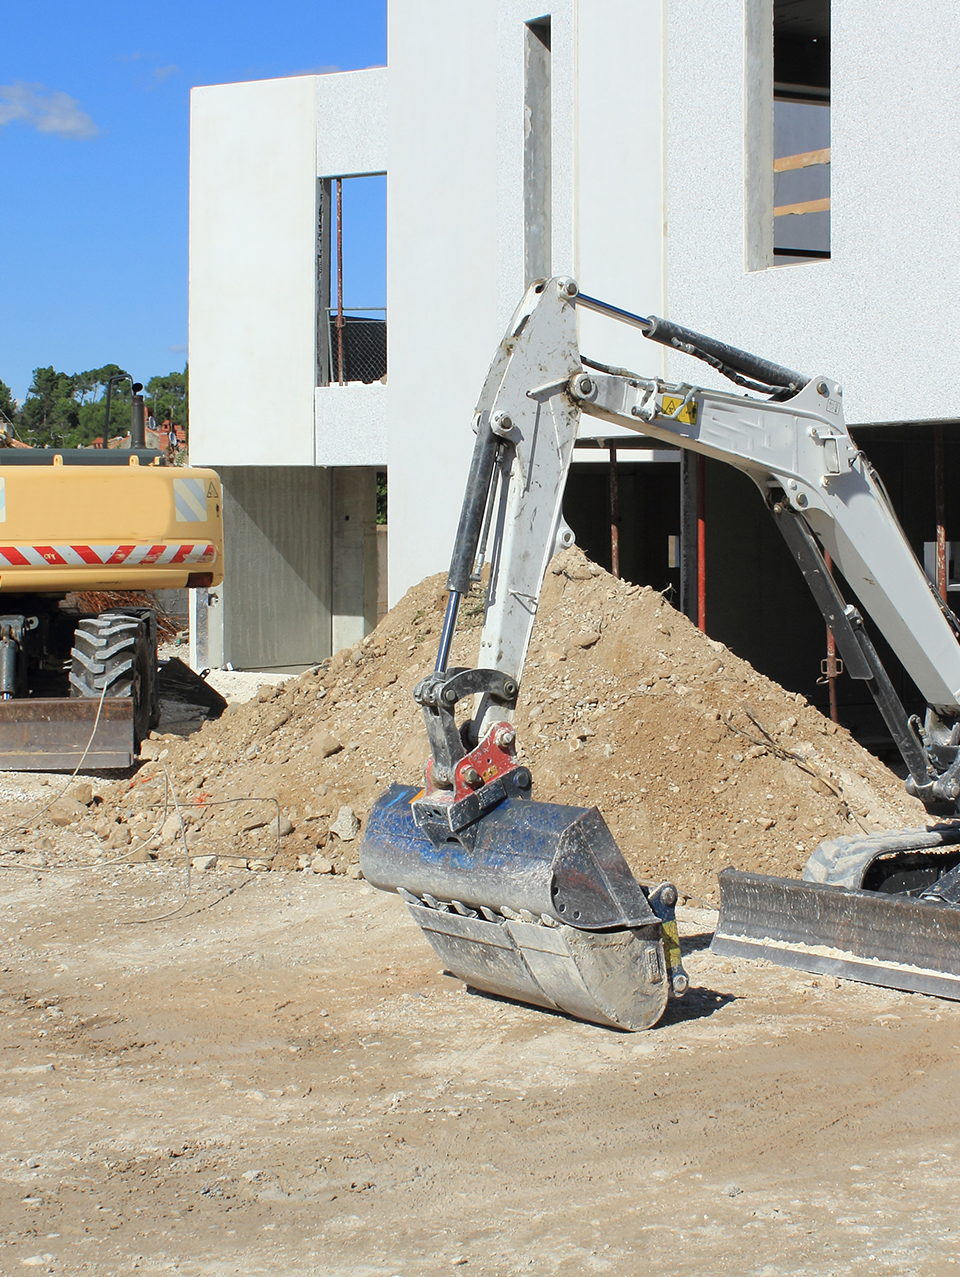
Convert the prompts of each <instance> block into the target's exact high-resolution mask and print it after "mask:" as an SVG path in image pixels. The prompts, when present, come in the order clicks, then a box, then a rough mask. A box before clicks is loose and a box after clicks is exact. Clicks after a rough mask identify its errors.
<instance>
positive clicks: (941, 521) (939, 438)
mask: <svg viewBox="0 0 960 1277" xmlns="http://www.w3.org/2000/svg"><path fill="white" fill-rule="evenodd" d="M944 469H945V467H944V449H943V426H942V425H941V424H940V423H937V425H935V426H934V427H933V484H934V499H935V502H936V507H937V593H938V594H939V595H940V597H941V598H942V599H943V601H944V603H946V601H947V528H946V497H945V489H946V485H945V483H944Z"/></svg>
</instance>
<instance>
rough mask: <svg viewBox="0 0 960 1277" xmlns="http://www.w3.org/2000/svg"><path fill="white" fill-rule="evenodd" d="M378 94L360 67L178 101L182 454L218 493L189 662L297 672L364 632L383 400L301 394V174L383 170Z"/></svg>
mask: <svg viewBox="0 0 960 1277" xmlns="http://www.w3.org/2000/svg"><path fill="white" fill-rule="evenodd" d="M386 83H387V81H386V70H385V69H383V68H374V69H372V70H369V71H359V72H349V73H346V74H340V75H332V76H296V77H292V78H289V79H282V80H264V81H256V82H251V83H244V84H228V85H216V86H211V87H208V88H200V89H195V90H194V92H193V95H192V109H191V176H190V454H191V460H192V461H194V462H195V463H199V464H202V465H212V466H215V467H216V468H217V469H218V470H219V471H220V473H221V475H222V476H223V482H224V498H225V507H224V508H225V513H224V535H225V543H224V558H225V565H226V580H225V582H224V585H223V587H222V588H221V589H220V590H219V591H217V592H216V594H215V595H214V603H213V606H209V607H205V609H204V611H203V613H202V616H201V617H200V618H199V619H200V621H202V624H195V625H194V627H193V628H194V630H195V635H194V642H193V649H194V658H195V660H199V661H200V662H201V663H204V664H205V663H207V662H208V661H215V662H221V663H230V664H232V665H234V666H236V667H238V668H242V667H247V668H251V667H253V668H274V669H276V668H287V667H301V666H303V665H310V664H312V663H314V662H316V661H318V660H321V659H322V658H323V657H325V656H328V655H330V653H331V652H332V651H335V650H337V649H338V648H339V647H342V646H346V645H348V644H351V643H354V642H356V641H357V639H359V638H362V637H363V635H364V634H365V633H366V632H367V631H368V630H369V629H371V628H372V627H373V626H374V625H375V623H376V590H377V555H376V526H375V519H376V474H375V470H373V469H371V467H374V466H377V465H381V466H382V465H383V464H384V460H385V456H386V406H385V399H386V388H385V387H384V386H383V385H381V384H380V383H376V384H374V385H372V386H364V385H348V386H324V387H319V386H318V385H317V380H318V378H317V320H318V307H319V297H318V254H317V236H318V212H319V205H318V200H319V179H321V178H324V177H333V176H341V177H346V176H351V175H358V174H362V173H371V172H382V171H383V170H384V168H385V167H386V118H387V102H386ZM328 467H338V469H336V470H334V469H331V468H328ZM195 612H196V609H195ZM201 631H203V632H202V633H201ZM201 648H202V650H203V652H204V653H205V654H206V655H205V656H202V657H201V655H200V651H201Z"/></svg>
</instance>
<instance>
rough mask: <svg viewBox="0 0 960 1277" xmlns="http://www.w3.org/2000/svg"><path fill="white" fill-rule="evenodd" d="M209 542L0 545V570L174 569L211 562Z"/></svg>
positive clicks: (214, 554) (213, 549) (212, 553)
mask: <svg viewBox="0 0 960 1277" xmlns="http://www.w3.org/2000/svg"><path fill="white" fill-rule="evenodd" d="M216 557H217V548H216V546H214V545H211V544H210V542H209V541H205V542H201V543H199V544H197V543H192V542H191V543H187V544H180V545H0V568H2V567H3V566H4V564H6V565H7V566H10V567H15V568H82V567H125V568H134V567H146V566H148V565H153V564H158V565H170V566H177V565H179V564H181V563H190V564H193V563H213V562H214V561H215V559H216Z"/></svg>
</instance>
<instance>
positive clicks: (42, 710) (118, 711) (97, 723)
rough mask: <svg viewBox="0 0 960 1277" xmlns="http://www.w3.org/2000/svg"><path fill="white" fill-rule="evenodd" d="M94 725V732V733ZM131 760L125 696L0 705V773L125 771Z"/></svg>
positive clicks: (130, 707)
mask: <svg viewBox="0 0 960 1277" xmlns="http://www.w3.org/2000/svg"><path fill="white" fill-rule="evenodd" d="M94 727H96V731H95V732H94ZM135 758H136V746H135V743H134V730H133V701H132V700H131V699H130V697H129V696H117V697H106V698H104V701H103V704H102V705H101V703H100V701H99V700H93V699H92V698H91V699H89V700H87V699H83V698H80V697H68V696H61V697H50V698H40V697H36V698H33V697H31V698H30V699H27V698H26V697H23V698H20V699H16V700H9V701H0V771H24V772H25V771H72V770H73V768H75V767H78V766H80V764H81V762H82V764H83V768H84V770H85V771H94V770H96V769H98V768H101V767H129V766H130V765H131V764H132V763H133V761H134V759H135Z"/></svg>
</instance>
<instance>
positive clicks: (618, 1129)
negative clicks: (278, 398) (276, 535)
mask: <svg viewBox="0 0 960 1277" xmlns="http://www.w3.org/2000/svg"><path fill="white" fill-rule="evenodd" d="M442 584H443V583H442V578H431V579H430V580H427V581H425V582H423V583H422V584H421V585H419V586H418V587H416V588H415V589H414V590H412V591H411V592H410V593H409V594H408V595H407V596H406V598H405V599H404V600H403V601H402V602H401V603H400V604H399V605H398V607H397V608H395V609H394V611H393V612H392V613H391V614H390V615H389V616H388V617H387V618H386V619H385V621H384V622H383V623H382V624H381V626H380V627H379V628H378V629H377V631H376V632H375V633H374V634H372V635H371V636H369V637H368V638H367V639H365V640H364V641H363V643H361V644H358V645H357V646H356V647H355V648H352V649H350V650H348V651H344V652H341V653H338V655H337V656H336V657H334V658H333V659H332V660H331V661H329V662H325V663H324V664H323V665H322V666H320V667H319V668H317V669H315V670H313V671H309V672H307V673H305V674H303V675H301V676H299V677H297V678H293V679H288V680H287V681H285V682H283V683H282V684H278V683H276V682H271V683H269V684H268V683H266V682H265V683H264V685H263V686H261V687H260V690H259V691H258V692H257V693H256V694H255V695H253V696H250V698H249V699H246V700H244V699H243V698H244V697H247V696H249V694H250V692H251V690H252V689H251V688H250V687H249V682H250V680H249V676H241V677H239V680H238V681H237V684H236V687H234V688H233V689H232V690H231V689H230V688H229V687H227V686H226V685H224V687H223V688H222V689H221V690H223V691H224V692H225V694H227V695H228V696H231V695H232V696H233V699H234V704H233V705H232V706H231V709H230V711H229V712H228V713H227V714H226V715H224V717H223V718H221V719H220V720H219V721H217V722H211V723H207V724H205V725H204V726H203V728H202V729H201V730H200V731H198V732H195V733H193V734H192V735H189V736H187V737H182V736H180V735H177V734H174V733H170V732H165V733H161V734H159V735H157V736H156V737H155V738H154V739H152V740H151V741H149V742H147V743H146V745H145V748H144V760H143V762H142V763H141V764H140V765H139V766H138V767H136V768H135V769H133V770H132V771H131V772H130V773H129V774H123V775H99V776H88V777H85V778H82V779H79V780H72V779H71V778H68V777H63V776H45V775H40V776H17V775H12V774H7V775H6V776H5V777H3V778H2V781H0V821H2V825H3V829H2V835H0V910H2V911H3V913H2V916H3V918H4V922H3V927H2V936H3V940H2V947H0V966H2V971H0V1012H2V1013H3V1021H2V1023H3V1027H2V1029H0V1084H2V1090H0V1125H2V1137H0V1224H2V1227H0V1272H3V1273H4V1274H6V1273H8V1272H9V1273H18V1272H21V1271H26V1270H28V1269H36V1270H38V1271H40V1272H44V1271H45V1272H52V1273H64V1274H79V1273H84V1274H91V1275H92V1277H113V1275H114V1274H117V1273H125V1272H145V1273H154V1272H155V1273H164V1272H173V1273H178V1274H184V1275H185V1277H235V1275H238V1277H274V1275H276V1277H281V1274H282V1275H283V1277H301V1275H302V1277H307V1275H311V1277H312V1275H313V1274H324V1275H325V1277H326V1275H327V1274H331V1275H332V1277H374V1275H376V1277H380V1275H381V1274H382V1275H383V1277H407V1275H408V1274H409V1275H410V1277H420V1274H433V1273H443V1272H448V1271H453V1270H455V1271H457V1272H460V1271H463V1272H466V1273H471V1272H472V1273H478V1274H490V1275H491V1277H495V1275H496V1277H499V1275H500V1274H512V1273H534V1274H545V1275H547V1274H549V1275H552V1274H561V1275H562V1277H567V1275H568V1274H569V1277H574V1275H575V1274H576V1275H578V1277H579V1274H581V1273H584V1272H586V1273H593V1272H596V1273H610V1274H614V1275H615V1277H620V1275H621V1274H622V1275H623V1277H627V1275H628V1274H629V1275H630V1277H632V1275H633V1274H636V1273H639V1272H646V1271H654V1270H655V1271H658V1272H661V1273H666V1274H673V1273H675V1274H678V1275H680V1274H682V1275H683V1277H688V1275H689V1277H701V1275H703V1274H710V1275H712V1274H731V1275H734V1277H738V1275H740V1274H743V1275H745V1277H781V1275H783V1277H787V1275H788V1274H789V1275H790V1277H792V1275H793V1274H804V1275H806V1274H810V1275H813V1274H817V1275H820V1274H830V1275H833V1274H847V1273H851V1274H852V1273H859V1272H870V1273H889V1274H894V1273H896V1274H898V1275H899V1274H911V1275H912V1274H917V1275H918V1277H919V1275H920V1274H923V1277H927V1275H928V1274H939V1273H949V1272H953V1271H956V1269H955V1260H957V1259H958V1258H960V1256H958V1251H960V1245H958V1237H960V1231H958V1230H957V1229H955V1228H954V1226H953V1225H952V1223H951V1220H952V1217H953V1206H954V1205H956V1204H957V1198H958V1196H960V1192H958V1179H957V1168H958V1161H957V1159H958V1157H960V1135H958V1131H957V1130H956V1129H955V1127H956V1124H955V1123H954V1122H953V1119H952V1118H951V1117H950V1112H951V1111H952V1110H951V1107H950V1102H949V1095H950V1094H951V1093H952V1089H953V1084H954V1082H955V1081H956V1079H957V1075H958V1069H960V1061H958V1058H957V1055H958V1052H960V1010H958V1009H957V1008H956V1007H955V1006H954V1005H953V1004H951V1003H946V1002H938V1001H936V1000H934V999H930V998H926V997H919V996H912V995H907V994H901V993H896V992H890V991H884V990H879V989H872V988H868V987H865V986H860V985H855V984H850V983H841V982H837V981H834V980H832V979H829V980H827V979H824V978H817V977H810V976H806V975H802V974H799V973H793V972H788V971H785V970H782V969H779V968H775V967H771V966H768V965H766V964H763V963H747V962H732V961H730V960H726V959H720V958H717V957H715V956H713V955H712V954H711V953H710V952H709V949H708V948H707V947H706V946H707V943H708V941H709V935H710V932H711V930H712V927H713V925H714V922H715V917H716V915H715V913H714V912H713V911H712V909H710V908H709V905H710V904H711V903H712V902H714V901H715V900H716V874H717V872H718V871H719V870H720V869H721V868H723V867H724V866H725V865H727V864H734V865H737V866H738V867H741V868H760V869H764V870H768V871H773V872H780V873H785V874H789V875H796V874H798V873H799V871H800V869H801V867H802V864H803V862H804V860H805V859H806V856H807V854H808V853H809V851H811V850H812V849H813V847H814V846H815V845H816V844H817V842H819V841H820V840H821V839H822V838H825V837H829V836H832V835H834V834H836V833H839V832H843V831H850V832H853V831H855V830H857V829H861V828H863V829H869V828H877V827H889V826H894V825H905V824H918V823H921V821H922V817H923V812H922V809H921V808H920V807H919V805H918V804H916V803H914V802H913V801H912V800H910V799H908V798H907V797H906V796H905V795H904V793H903V790H902V785H901V782H900V781H899V780H898V779H897V778H896V777H895V776H893V775H892V774H891V773H890V772H889V771H888V770H887V769H886V768H885V767H883V766H882V764H880V763H879V762H878V761H877V760H876V759H875V758H873V757H872V756H871V755H870V754H868V753H866V752H865V751H864V750H862V749H861V748H860V747H859V746H858V745H857V744H856V742H854V741H853V740H852V739H851V738H850V737H849V735H848V734H847V733H846V732H845V731H844V730H843V729H842V728H836V727H835V726H834V725H833V724H831V723H829V722H828V721H827V720H825V719H824V718H823V717H822V716H821V715H820V714H819V713H817V711H816V710H814V709H813V708H812V707H810V706H808V705H807V704H806V703H805V702H804V701H803V700H802V698H798V697H796V696H794V695H792V694H790V693H788V692H785V691H784V690H783V689H782V688H780V687H778V686H777V685H776V684H774V683H771V682H770V681H769V680H767V679H765V678H763V677H762V676H760V675H758V674H757V673H756V672H755V671H753V670H752V669H751V668H750V667H749V666H747V665H746V664H745V663H744V662H742V661H740V660H739V659H738V658H737V657H735V656H734V655H733V654H732V653H730V652H729V651H727V650H726V649H725V648H723V647H722V646H721V645H720V644H717V643H715V642H712V641H711V640H709V639H708V638H706V637H705V636H703V635H702V634H700V633H699V632H698V631H697V630H696V629H695V628H694V627H692V626H691V625H690V624H689V622H688V621H687V620H686V619H685V618H684V617H682V616H680V615H679V614H678V613H677V612H676V611H674V610H673V609H672V608H670V607H669V605H668V604H666V603H665V602H664V601H663V599H662V598H661V597H660V595H659V594H657V593H656V592H654V591H652V590H649V589H641V588H638V587H635V586H628V585H626V584H624V583H622V582H619V581H616V580H614V579H613V578H612V577H610V576H609V575H607V574H606V573H604V572H603V571H602V570H601V569H599V568H597V567H596V566H595V565H592V564H590V563H589V562H588V561H587V560H586V559H584V558H583V556H582V555H581V554H580V553H579V552H577V551H570V552H567V553H565V554H564V555H561V556H559V557H558V559H556V560H554V563H553V564H552V565H551V569H550V571H549V573H548V578H547V583H546V588H545V591H544V597H543V602H542V606H541V611H540V614H539V622H538V631H537V635H536V638H535V640H534V643H533V645H532V648H531V653H530V659H529V662H528V667H527V671H526V674H525V677H524V680H523V694H522V707H521V710H520V713H519V714H518V720H517V725H518V733H519V736H518V738H519V741H520V744H521V750H522V757H523V760H524V761H525V762H526V763H527V764H528V765H529V766H530V767H531V769H532V771H533V774H534V777H535V793H536V796H537V797H540V798H543V799H548V800H552V801H559V802H567V803H577V802H581V803H584V804H591V803H596V804H597V805H598V806H599V807H600V809H601V811H602V812H603V814H604V816H605V817H606V818H607V820H608V822H609V824H610V826H611V828H612V829H613V830H614V833H615V834H616V836H617V838H618V840H619V841H620V844H621V846H622V847H623V849H624V852H625V855H626V857H627V859H628V861H629V862H630V864H631V865H632V867H633V868H634V870H635V871H636V872H637V874H638V875H640V876H641V877H644V878H651V879H653V878H656V879H662V878H671V879H672V880H674V881H675V882H677V884H678V886H679V888H680V891H681V893H682V897H683V899H684V900H685V901H686V907H685V908H684V909H683V910H682V921H683V931H684V936H685V940H684V944H685V948H686V950H687V958H686V962H687V968H688V971H689V973H690V976H691V981H692V988H691V991H690V993H689V994H688V995H687V997H686V998H685V999H684V1000H683V1001H682V1002H679V1003H676V1004H672V1005H671V1007H670V1009H669V1010H668V1013H667V1015H666V1017H665V1018H664V1020H663V1021H662V1022H661V1024H660V1025H659V1026H657V1028H655V1029H654V1030H651V1031H649V1032H648V1033H645V1034H639V1035H629V1034H619V1033H615V1032H610V1031H608V1030H605V1029H601V1028H599V1027H597V1026H592V1025H587V1024H583V1023H580V1022H577V1021H573V1020H568V1019H566V1018H564V1017H562V1016H558V1015H550V1014H547V1013H544V1012H542V1011H538V1010H535V1009H533V1008H530V1007H525V1006H520V1005H517V1004H513V1003H510V1002H506V1001H501V1000H497V999H494V998H490V997H486V996H481V995H478V994H475V993H472V992H468V991H466V990H464V989H463V987H462V986H461V985H460V984H459V983H458V982H457V981H456V980H454V979H452V978H451V977H449V976H448V975H445V974H444V973H443V972H442V971H441V970H440V969H439V964H438V962H437V960H436V959H435V957H434V955H433V953H432V951H431V950H430V949H429V947H428V946H427V944H426V942H425V941H424V940H423V939H422V938H421V936H420V933H419V932H418V930H417V929H416V927H415V926H414V925H413V924H412V922H410V920H409V918H408V915H407V913H406V910H405V907H404V906H403V905H402V904H401V902H400V901H399V900H398V899H397V897H395V896H388V895H384V894H382V893H379V892H376V891H374V890H373V889H372V888H371V887H369V886H368V885H367V884H366V883H365V882H363V881H362V879H361V877H360V870H359V865H358V846H359V839H360V836H361V834H362V827H363V822H364V820H365V818H366V815H367V812H368V811H369V808H370V805H371V803H372V802H373V801H374V799H375V798H376V796H377V795H378V793H380V792H381V791H382V789H383V788H385V786H386V785H387V784H388V783H389V782H390V781H393V780H408V781H415V780H417V779H418V778H419V776H420V772H421V768H422V764H423V759H424V754H425V742H424V736H423V732H422V727H421V725H420V723H419V721H418V716H417V711H416V709H415V707H414V706H413V703H412V700H411V698H410V688H411V687H412V685H413V683H414V682H416V680H417V679H418V678H420V677H422V675H423V674H424V673H425V672H427V671H428V670H429V668H430V667H431V664H432V658H433V644H434V643H435V641H436V637H437V631H438V628H439V623H440V619H441V616H442V607H443V602H444V594H443V590H442ZM480 615H481V612H480V602H479V600H469V601H468V605H467V608H466V616H465V622H466V624H465V629H464V632H463V634H462V635H461V638H460V639H459V640H458V643H459V645H460V650H459V652H456V653H455V660H456V661H460V662H463V663H466V662H467V661H471V660H472V659H473V656H472V645H473V644H475V642H476V639H477V626H478V624H479V621H480Z"/></svg>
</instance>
